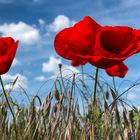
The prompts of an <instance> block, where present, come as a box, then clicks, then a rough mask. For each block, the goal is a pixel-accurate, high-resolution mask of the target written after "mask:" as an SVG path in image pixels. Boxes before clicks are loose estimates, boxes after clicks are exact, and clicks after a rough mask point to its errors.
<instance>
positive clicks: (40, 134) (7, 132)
mask: <svg viewBox="0 0 140 140" xmlns="http://www.w3.org/2000/svg"><path fill="white" fill-rule="evenodd" d="M96 72H97V70H96ZM95 75H96V77H94V76H91V75H88V74H83V73H82V74H79V76H78V75H76V74H73V75H71V76H69V78H66V77H62V71H61V65H60V77H58V78H57V79H56V80H55V82H54V86H53V87H52V89H51V90H50V93H48V94H47V96H46V98H45V99H44V100H43V101H42V100H41V99H40V97H39V96H38V95H36V96H34V97H32V100H31V102H30V105H29V106H22V105H18V104H17V103H16V102H14V101H13V100H12V98H11V97H10V96H9V95H10V94H9V93H7V91H4V89H3V91H1V93H2V94H1V102H0V139H1V140H16V139H17V140H140V112H139V110H138V109H137V108H135V107H130V105H129V104H127V102H126V101H125V100H123V99H121V97H122V95H123V94H126V93H127V92H128V91H129V90H130V89H131V88H134V87H135V86H137V85H139V83H138V81H137V82H136V83H133V84H132V86H130V87H129V88H128V89H126V90H125V91H124V92H122V93H118V92H117V90H116V88H115V87H114V88H113V87H112V86H110V85H108V83H105V82H103V81H102V80H100V77H99V78H98V74H97V73H96V74H95ZM97 78H98V79H97ZM16 80H18V78H17V79H16ZM16 80H15V81H13V86H14V84H15V83H16ZM87 80H89V81H90V84H91V83H93V86H92V85H90V87H92V88H89V86H88V84H89V83H88V82H87ZM94 81H96V83H95V82H94ZM2 85H3V84H2ZM114 85H115V84H114ZM95 89H96V90H95ZM4 92H5V94H6V95H5V94H4ZM95 93H96V96H95ZM5 97H7V98H8V101H7V100H6V98H5ZM8 103H9V104H10V105H8ZM37 103H38V104H39V105H40V106H39V107H37ZM9 107H11V109H12V110H10V108H9ZM128 108H129V109H128ZM11 112H13V114H12V113H11Z"/></svg>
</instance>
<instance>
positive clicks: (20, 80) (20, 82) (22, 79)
mask: <svg viewBox="0 0 140 140" xmlns="http://www.w3.org/2000/svg"><path fill="white" fill-rule="evenodd" d="M17 77H18V79H17V81H16V83H15V85H14V89H20V86H21V87H22V88H27V78H26V77H25V76H23V75H21V74H19V73H17V74H15V75H10V74H8V73H6V74H4V75H2V80H3V81H5V82H6V83H8V84H6V85H5V88H6V89H7V90H10V89H11V88H12V84H11V83H12V82H14V80H15V79H16V78H17ZM9 83H10V84H9Z"/></svg>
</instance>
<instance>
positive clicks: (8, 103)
mask: <svg viewBox="0 0 140 140" xmlns="http://www.w3.org/2000/svg"><path fill="white" fill-rule="evenodd" d="M0 83H1V86H2V90H3V93H4V96H5V99H6V102H7V105H8V107H9V109H10V112H11V114H12V117H13V124H14V130H15V136H16V140H17V128H16V118H15V115H14V112H13V110H12V107H11V105H10V102H9V100H8V96H7V94H6V91H5V89H4V84H3V81H2V77H1V75H0Z"/></svg>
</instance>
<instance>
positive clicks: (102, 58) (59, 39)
mask: <svg viewBox="0 0 140 140" xmlns="http://www.w3.org/2000/svg"><path fill="white" fill-rule="evenodd" d="M139 40H140V32H139V30H134V29H132V28H130V27H127V26H114V27H113V26H100V25H99V24H98V23H96V22H95V21H94V20H93V19H92V18H90V17H89V16H86V17H85V18H84V19H83V20H82V21H80V22H78V23H77V24H75V25H74V26H73V27H70V28H65V29H63V30H62V31H60V32H59V33H58V34H57V35H56V37H55V41H54V46H55V50H56V52H57V53H58V54H59V55H60V56H62V57H64V58H66V59H69V60H71V64H72V65H73V66H79V65H84V64H86V63H87V62H89V63H91V64H92V65H94V66H96V67H99V68H103V69H105V70H106V72H107V73H108V74H109V75H110V76H118V77H124V76H125V75H126V73H127V71H128V68H127V66H126V65H125V64H124V63H123V61H124V60H125V59H127V58H128V57H130V56H131V55H133V54H135V53H138V52H139V51H140V44H139Z"/></svg>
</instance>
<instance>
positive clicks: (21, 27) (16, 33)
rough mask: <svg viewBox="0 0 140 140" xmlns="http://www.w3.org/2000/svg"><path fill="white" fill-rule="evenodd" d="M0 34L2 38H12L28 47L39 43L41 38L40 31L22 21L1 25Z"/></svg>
mask: <svg viewBox="0 0 140 140" xmlns="http://www.w3.org/2000/svg"><path fill="white" fill-rule="evenodd" d="M0 33H2V36H12V37H13V38H15V39H16V40H19V41H21V42H22V43H24V44H27V45H32V44H34V43H37V42H38V40H39V38H40V35H39V31H38V29H36V28H34V27H32V26H31V25H28V24H26V23H24V22H22V21H20V22H18V23H10V24H8V23H4V24H3V25H0Z"/></svg>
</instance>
